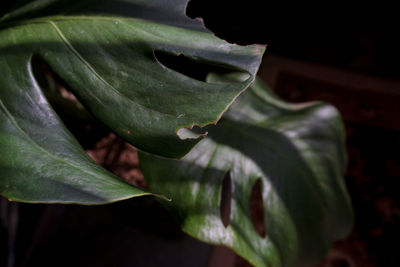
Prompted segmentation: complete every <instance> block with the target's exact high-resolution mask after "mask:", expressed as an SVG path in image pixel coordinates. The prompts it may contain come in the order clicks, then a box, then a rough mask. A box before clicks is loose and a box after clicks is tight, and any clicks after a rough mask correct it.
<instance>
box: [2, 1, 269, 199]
mask: <svg viewBox="0 0 400 267" xmlns="http://www.w3.org/2000/svg"><path fill="white" fill-rule="evenodd" d="M18 3H26V4H25V5H19V8H18V9H16V10H14V11H12V12H10V13H9V14H7V15H5V16H4V17H3V18H2V19H1V20H0V55H1V57H0V73H1V79H0V151H1V154H0V194H1V195H3V196H5V197H7V198H9V199H11V200H18V201H29V202H67V203H70V202H74V203H84V204H95V203H106V202H111V201H116V200H120V199H125V198H128V197H132V196H138V195H143V194H148V193H146V192H144V191H143V190H140V189H137V188H134V187H132V186H130V185H128V184H125V183H123V182H121V181H119V180H118V178H117V177H115V176H113V175H111V174H110V173H108V172H106V171H105V170H103V169H101V168H100V167H98V166H96V165H95V164H94V163H93V162H92V161H91V160H90V159H89V158H88V157H87V156H86V155H85V153H84V151H83V150H82V149H81V147H80V146H79V144H78V143H77V141H76V140H75V139H74V137H73V136H72V135H71V134H70V133H69V132H68V130H67V129H66V128H65V127H64V125H63V123H62V122H61V121H60V119H59V117H58V116H57V114H56V113H55V112H54V110H53V108H52V107H51V106H50V104H49V102H48V100H47V99H46V97H45V95H44V93H43V90H42V88H40V86H39V85H38V83H37V81H36V79H35V76H34V74H33V73H34V72H33V70H32V65H31V62H32V57H33V56H37V57H40V58H41V59H42V60H44V61H45V62H46V63H47V64H48V65H49V67H50V68H51V70H52V71H54V72H55V73H56V74H57V75H58V76H59V77H61V79H62V80H63V81H65V82H66V83H67V84H68V85H69V86H70V89H71V91H72V92H73V93H74V94H75V95H76V96H77V98H78V99H79V100H80V101H81V102H82V103H83V105H84V106H85V107H86V108H87V110H88V111H89V112H90V113H91V114H92V115H93V116H94V117H95V118H97V119H99V120H101V121H102V122H103V123H104V124H105V125H106V126H108V127H109V128H110V129H111V130H112V131H114V132H115V133H116V134H118V135H119V136H120V137H122V138H123V139H125V140H127V141H128V142H130V143H131V144H133V145H135V146H136V147H138V148H139V149H142V150H144V151H148V152H151V153H155V154H158V155H162V156H166V157H182V156H183V155H185V153H187V152H188V151H189V150H190V149H191V148H192V147H193V146H194V145H195V144H196V143H197V142H199V140H200V139H194V138H183V137H182V136H181V137H180V136H178V131H179V130H180V129H184V128H185V127H189V128H190V127H193V126H195V125H198V126H201V127H203V126H205V125H208V124H213V123H216V122H217V121H218V120H219V118H220V117H221V115H222V113H223V112H224V111H225V110H226V109H227V108H228V106H229V105H230V104H231V103H232V102H233V100H234V99H235V98H236V96H237V95H238V94H239V93H240V92H242V91H243V90H244V89H246V88H247V87H248V86H249V84H251V83H252V81H253V80H254V76H255V73H256V72H257V69H258V66H259V64H260V60H261V56H262V53H263V51H264V48H263V47H261V46H255V45H254V46H247V47H241V46H237V45H232V44H229V43H227V42H225V41H223V40H219V39H218V38H216V37H215V36H214V35H213V34H211V33H209V32H207V31H206V30H205V29H202V28H201V27H202V26H201V25H202V24H201V22H200V21H198V20H190V19H189V18H187V17H186V16H185V14H184V11H185V6H186V1H184V0H179V1H178V0H174V1H161V0H146V1H142V0H130V1H111V0H110V1H91V0H79V1H75V0H74V1H64V0H58V1H57V0H36V1H19V2H18ZM128 14H133V15H134V16H135V18H132V17H127V15H128ZM182 25H185V27H182ZM157 53H161V54H169V55H185V56H186V57H187V58H189V59H191V60H193V61H199V62H203V63H206V64H209V65H218V66H223V67H225V68H228V69H233V70H237V71H240V72H243V73H246V74H247V79H246V80H245V81H239V82H237V81H235V82H231V83H225V84H217V83H213V82H204V81H199V80H196V79H193V78H191V77H188V76H186V75H184V74H182V73H179V72H177V71H175V70H173V69H170V68H169V67H168V66H165V65H163V64H162V63H161V62H160V61H159V59H158V58H157V56H156V55H157Z"/></svg>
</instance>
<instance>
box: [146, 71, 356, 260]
mask: <svg viewBox="0 0 400 267" xmlns="http://www.w3.org/2000/svg"><path fill="white" fill-rule="evenodd" d="M239 76H240V75H239ZM235 79H238V77H236V76H235ZM233 80H234V77H232V76H228V77H219V76H215V75H214V76H210V81H212V82H221V85H223V84H225V83H226V82H227V83H228V84H229V83H230V82H232V81H233ZM344 141H345V140H344V129H343V125H342V121H341V119H340V116H339V114H338V112H337V111H336V109H335V108H333V107H332V106H329V105H327V104H324V103H317V102H314V103H307V104H288V103H285V102H283V101H282V100H280V99H278V98H277V97H276V96H274V95H273V93H272V92H271V91H270V90H269V89H268V88H267V87H266V86H265V85H264V84H263V82H262V81H261V80H257V81H256V82H255V83H254V84H253V85H252V86H251V87H250V88H249V89H248V90H247V91H246V92H245V93H243V95H241V96H240V97H239V98H238V100H237V101H236V102H235V103H234V104H233V105H232V106H231V107H230V109H229V111H228V112H227V113H226V114H225V115H224V117H223V119H222V120H221V122H220V123H219V124H218V125H217V126H215V127H211V128H209V129H208V136H207V137H206V138H205V139H203V140H202V141H201V142H200V143H199V144H198V145H197V146H196V147H195V148H194V149H193V150H192V151H191V152H190V153H189V154H187V155H186V156H185V157H184V158H183V159H182V160H180V161H177V160H172V159H166V158H161V157H156V156H153V155H150V154H147V153H140V164H141V169H142V171H143V172H144V174H145V177H146V181H147V182H148V184H149V186H150V188H151V189H152V190H155V191H158V192H162V193H163V194H166V195H169V196H171V197H172V202H170V203H165V204H166V205H167V206H168V207H169V208H170V209H171V210H172V211H173V212H174V213H175V214H176V216H177V218H178V219H179V221H180V223H181V224H182V228H183V230H184V231H185V232H186V233H188V234H190V235H192V236H194V237H196V238H198V239H200V240H203V241H205V242H209V243H213V244H221V245H225V246H227V247H230V248H232V249H233V250H234V251H236V252H237V253H238V254H239V255H241V256H242V257H244V258H246V259H247V260H248V261H249V262H251V263H252V264H254V265H256V266H303V265H308V264H312V263H315V262H316V261H317V260H318V259H320V258H321V257H322V256H323V255H324V253H325V252H326V251H327V249H328V248H329V246H330V245H331V242H332V241H334V240H337V239H340V238H343V237H345V236H346V235H347V234H348V233H349V231H350V228H351V226H352V210H351V206H350V201H349V197H348V195H347V193H346V189H345V184H344V181H343V175H344V171H345V166H346V155H345V147H344ZM227 173H229V175H230V183H231V186H230V188H231V190H232V191H231V195H232V198H231V200H230V201H231V212H230V218H229V223H228V225H227V226H225V225H224V224H223V222H222V221H221V215H220V205H221V192H222V182H223V179H224V177H226V175H227ZM257 181H260V182H257ZM256 183H260V184H261V191H262V194H261V195H262V201H263V211H264V216H265V220H264V229H265V231H266V236H265V237H263V236H261V235H260V234H259V233H258V232H257V230H256V229H255V227H254V226H253V223H252V219H251V210H250V206H249V199H250V196H251V192H252V188H253V186H254V185H255V184H256ZM228 188H229V186H228Z"/></svg>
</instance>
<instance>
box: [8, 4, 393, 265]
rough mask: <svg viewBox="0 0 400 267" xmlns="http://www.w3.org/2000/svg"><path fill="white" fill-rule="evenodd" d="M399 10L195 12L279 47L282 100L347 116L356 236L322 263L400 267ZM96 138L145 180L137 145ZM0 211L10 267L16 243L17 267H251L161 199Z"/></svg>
mask: <svg viewBox="0 0 400 267" xmlns="http://www.w3.org/2000/svg"><path fill="white" fill-rule="evenodd" d="M395 10H396V9H395V8H394V7H393V6H390V5H388V4H386V3H383V2H380V3H377V2H371V3H370V4H367V3H366V2H363V3H356V2H351V3H349V2H338V1H335V2H333V1H331V2H326V1H324V2H323V3H319V4H315V3H313V4H311V3H308V4H307V3H304V2H300V3H295V4H289V3H279V4H277V3H268V2H267V1H261V0H246V1H240V2H238V3H233V2H232V1H228V0H218V1H215V0H214V1H211V0H192V1H191V2H190V3H189V6H188V9H187V14H188V16H190V17H192V18H196V17H201V18H203V20H204V23H205V25H206V26H207V27H208V28H209V29H210V30H211V31H212V32H214V33H215V35H217V36H218V37H220V38H222V39H225V40H227V41H228V42H231V43H237V44H242V45H246V44H252V43H259V44H268V47H267V51H266V54H265V56H264V58H263V64H262V66H261V68H260V72H259V75H260V76H261V77H262V78H263V79H264V80H265V81H266V82H267V83H268V84H269V85H270V86H271V87H272V88H273V89H274V90H275V92H276V93H277V94H278V95H279V96H280V97H282V98H283V99H286V100H288V101H292V102H304V101H310V100H323V101H327V102H330V103H332V104H334V105H335V106H336V107H337V108H338V109H339V110H340V111H341V113H342V116H343V119H344V121H345V124H346V129H347V145H348V147H347V149H348V156H349V165H348V171H347V175H346V183H347V186H348V190H349V193H350V195H351V199H352V204H353V207H354V212H355V226H354V230H353V232H352V233H351V235H350V236H349V237H348V238H347V239H345V240H341V241H337V242H336V243H335V244H334V245H333V248H332V249H331V251H330V252H329V254H328V255H327V256H326V258H325V259H323V260H322V261H321V262H320V263H319V264H318V265H317V266H320V267H328V266H329V267H347V266H348V267H355V266H357V267H358V266H367V267H368V266H400V254H399V253H398V252H397V246H396V244H397V241H398V240H399V238H400V227H399V226H400V225H399V223H400V199H399V194H398V192H399V189H398V188H399V185H400V156H399V151H400V67H399V62H400V53H399V47H400V41H399V38H398V34H399V33H398V32H399V30H398V27H399V21H398V17H396V14H394V12H395ZM80 134H81V135H82V133H80ZM85 134H88V135H89V134H93V131H89V132H88V133H85ZM85 134H83V138H85V136H86V135H85ZM96 134H97V137H98V138H97V139H96V138H92V137H91V138H92V139H91V138H88V139H87V140H86V141H85V142H84V143H85V144H86V147H85V148H86V149H88V153H89V154H90V155H91V156H92V157H93V158H95V159H96V160H97V161H98V162H99V163H101V164H102V165H103V166H105V167H106V168H108V169H109V170H111V171H114V172H115V173H116V174H117V175H119V176H121V177H123V178H124V179H127V180H129V181H130V182H133V183H136V184H138V185H141V186H143V187H146V184H145V181H144V180H143V177H141V174H140V172H139V171H138V170H137V164H138V163H137V156H136V152H135V150H134V149H133V148H132V147H131V146H129V145H127V144H125V143H124V142H122V141H121V140H119V139H118V138H116V137H115V136H113V135H107V132H106V131H105V130H104V129H103V131H101V130H100V131H98V129H97V130H96ZM104 136H105V137H104ZM0 213H1V218H2V228H1V233H0V237H1V240H2V241H3V240H8V241H7V242H1V244H0V246H1V247H0V266H7V265H6V262H7V257H9V256H10V255H8V254H7V253H5V251H7V247H10V246H11V247H15V250H13V253H14V255H12V257H13V258H14V259H15V262H14V263H15V265H14V266H54V265H57V266H236V267H239V266H249V265H248V263H247V262H246V261H245V260H243V259H241V258H240V257H238V256H236V255H235V254H234V253H233V252H231V251H230V250H228V249H224V248H220V247H214V246H210V245H206V244H202V243H200V242H198V241H196V240H194V239H192V238H190V237H188V236H186V235H185V234H183V233H182V232H181V231H180V230H179V227H178V226H177V224H176V223H174V219H173V218H172V217H171V216H170V215H169V214H168V213H167V212H166V211H165V210H164V209H163V208H162V207H161V206H160V205H159V204H158V203H157V202H155V201H154V200H153V199H152V198H140V199H133V200H129V201H124V202H122V203H115V204H111V205H106V206H99V207H81V206H73V205H72V206H64V205H52V206H48V205H33V206H32V205H27V204H17V203H11V204H10V203H8V202H7V201H6V200H4V199H3V200H2V201H1V206H0ZM138 214H139V215H140V216H138ZM266 216H268V215H266ZM143 240H145V242H143ZM132 262H134V263H135V264H134V265H132Z"/></svg>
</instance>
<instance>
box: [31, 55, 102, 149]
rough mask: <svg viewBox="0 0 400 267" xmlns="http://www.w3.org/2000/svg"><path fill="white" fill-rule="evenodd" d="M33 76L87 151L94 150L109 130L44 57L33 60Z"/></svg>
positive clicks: (35, 56)
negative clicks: (90, 111) (94, 116)
mask: <svg viewBox="0 0 400 267" xmlns="http://www.w3.org/2000/svg"><path fill="white" fill-rule="evenodd" d="M31 67H32V74H33V76H34V77H35V80H36V82H37V83H38V85H39V86H40V88H41V90H42V92H43V93H44V95H45V96H46V98H47V100H48V101H49V103H50V105H51V106H52V108H53V109H54V111H55V112H56V113H57V115H58V116H59V117H60V119H61V120H62V121H63V123H64V124H65V126H66V127H67V128H68V130H69V131H70V132H71V133H72V134H73V135H74V136H75V138H76V139H77V140H78V141H79V143H80V144H81V146H82V147H83V148H84V149H88V148H91V147H93V146H94V145H95V144H96V142H97V141H99V140H100V139H101V138H103V137H104V136H105V135H106V134H107V133H108V132H109V131H108V130H107V129H106V127H105V126H103V125H102V124H101V123H99V122H98V121H97V120H95V119H94V118H93V116H92V115H91V114H90V113H89V111H88V110H87V109H86V108H85V107H84V105H83V104H82V103H81V102H80V101H79V100H78V98H77V97H76V96H75V94H74V93H73V92H72V91H71V90H70V89H69V86H68V84H67V83H66V82H64V81H63V80H62V79H61V77H59V76H58V75H57V74H56V73H55V72H54V71H53V70H52V69H51V67H50V66H49V65H48V64H47V62H46V61H44V60H43V59H42V58H41V57H40V56H38V55H33V56H32V58H31Z"/></svg>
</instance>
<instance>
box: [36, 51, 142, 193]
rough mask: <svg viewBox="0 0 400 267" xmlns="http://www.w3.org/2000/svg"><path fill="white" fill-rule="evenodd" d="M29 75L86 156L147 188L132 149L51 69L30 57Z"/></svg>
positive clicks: (41, 60)
mask: <svg viewBox="0 0 400 267" xmlns="http://www.w3.org/2000/svg"><path fill="white" fill-rule="evenodd" d="M31 67H32V73H33V76H34V77H35V80H36V82H37V83H38V85H39V86H40V88H41V89H42V92H43V93H44V94H45V96H46V98H47V100H48V101H49V103H50V105H51V106H52V108H53V109H54V110H55V111H56V113H57V115H58V116H59V117H60V119H61V120H62V121H63V123H64V124H65V126H66V127H67V128H68V130H69V131H70V132H71V133H72V135H73V136H74V137H75V138H76V140H78V142H79V143H80V145H81V146H82V147H83V148H84V150H85V151H86V153H87V154H88V155H89V156H90V157H91V158H92V159H93V160H94V161H95V162H96V163H98V164H99V165H101V166H102V167H104V168H105V169H106V170H108V171H110V172H111V173H113V174H114V175H116V176H117V177H119V178H121V179H122V180H124V181H125V182H127V183H130V184H132V185H135V186H137V187H140V188H143V189H148V186H147V183H146V180H145V179H144V176H143V174H142V172H141V171H140V169H139V158H138V153H137V150H136V148H135V147H133V146H131V145H130V144H128V143H126V142H125V141H124V140H122V139H121V138H119V137H118V136H116V135H115V134H113V133H110V131H109V130H108V129H107V128H106V127H105V126H103V124H102V123H101V122H99V121H98V120H96V119H94V118H93V116H91V115H90V113H89V111H87V110H86V108H85V107H84V106H83V105H82V104H81V103H80V102H79V100H78V98H77V97H76V96H75V95H74V93H73V92H72V91H71V90H70V89H69V86H68V84H67V83H65V82H64V81H63V80H62V79H61V78H60V77H59V76H58V75H57V74H56V73H55V72H54V71H53V70H52V69H51V67H50V66H49V65H48V64H47V63H46V62H45V61H44V60H43V59H42V58H40V57H39V56H32V59H31Z"/></svg>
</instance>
